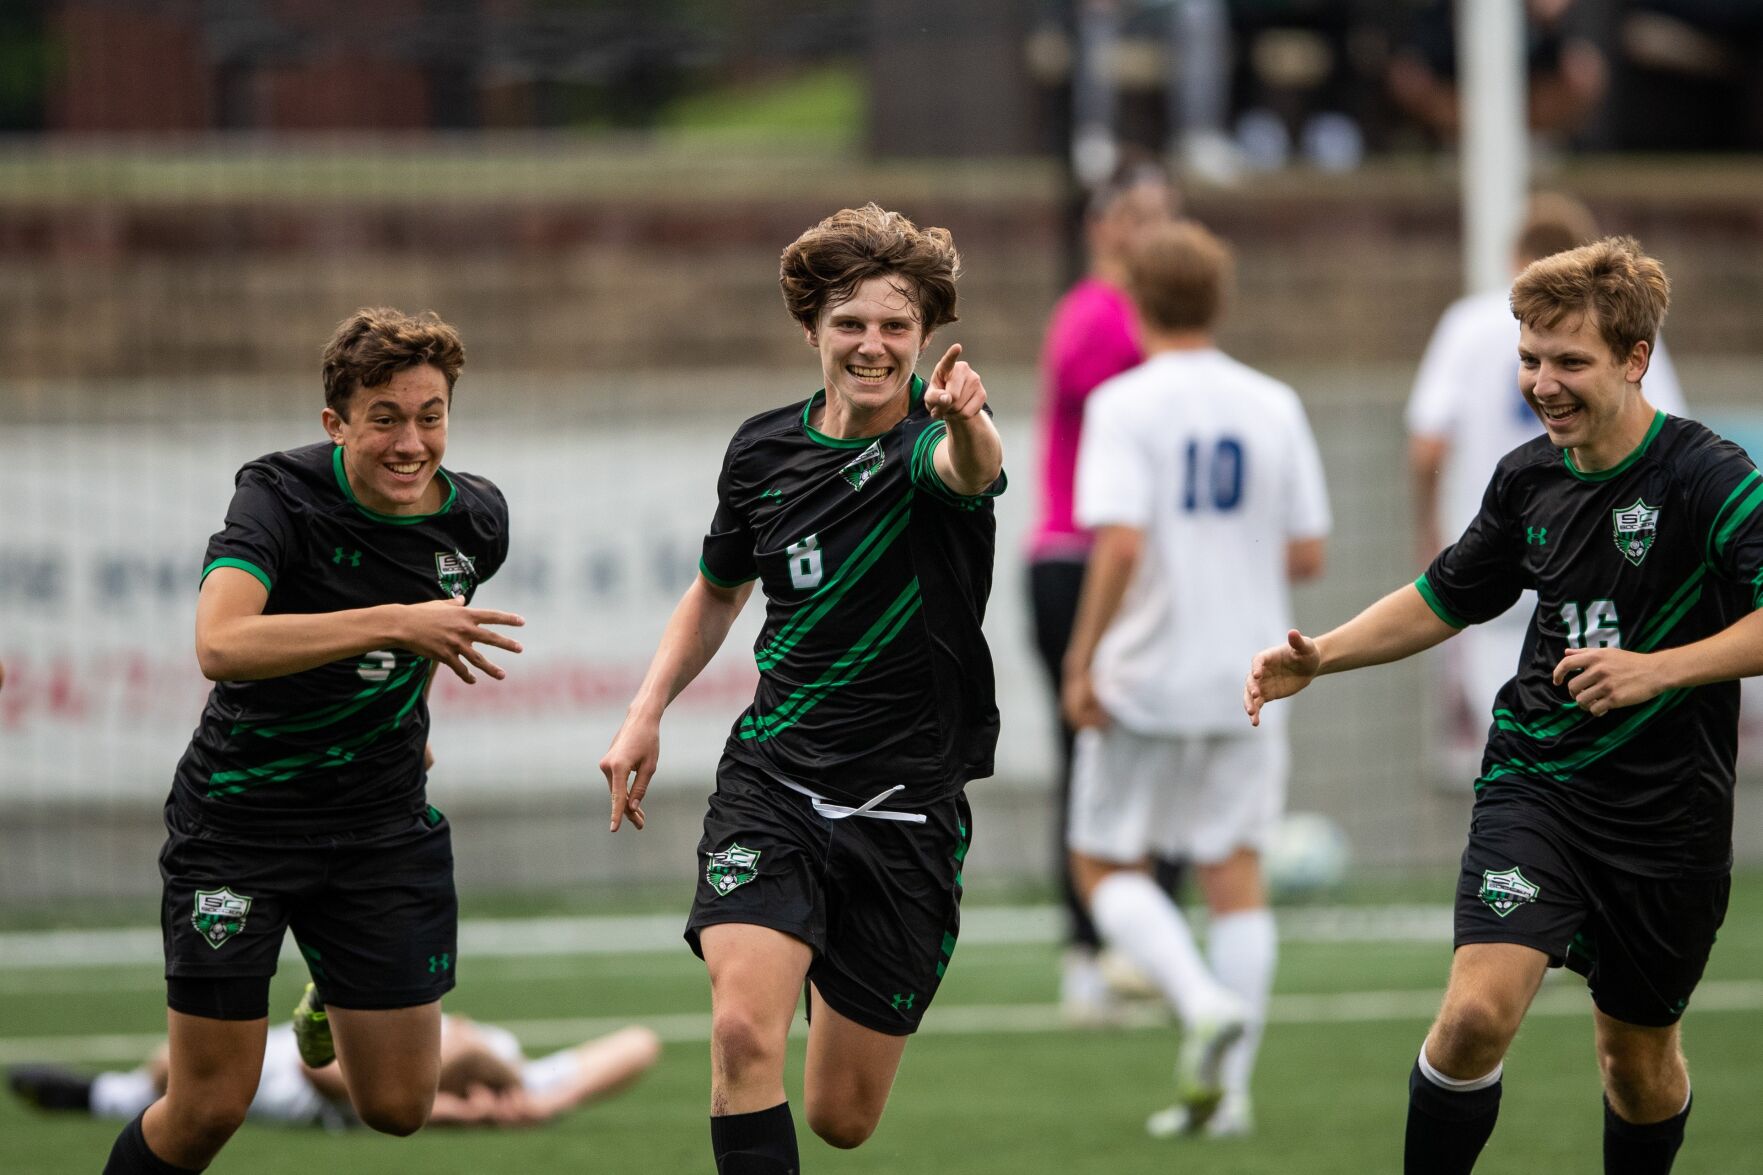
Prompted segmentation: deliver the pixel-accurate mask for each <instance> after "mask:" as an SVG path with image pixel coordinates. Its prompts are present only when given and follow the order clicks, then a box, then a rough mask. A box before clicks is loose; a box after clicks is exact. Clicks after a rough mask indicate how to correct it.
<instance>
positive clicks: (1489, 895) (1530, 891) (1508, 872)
mask: <svg viewBox="0 0 1763 1175" xmlns="http://www.w3.org/2000/svg"><path fill="white" fill-rule="evenodd" d="M1542 892H1543V887H1542V886H1540V885H1537V884H1536V883H1535V882H1533V881H1531V880H1530V879H1529V878H1527V877H1526V876H1525V875H1524V874H1523V873H1521V872H1520V871H1519V870H1518V868H1517V866H1513V867H1512V868H1511V869H1502V870H1500V871H1499V872H1498V873H1496V872H1494V871H1493V870H1492V869H1489V870H1487V871H1486V872H1484V873H1483V874H1482V875H1481V900H1482V901H1484V902H1486V903H1487V904H1488V909H1490V910H1492V911H1493V912H1494V913H1496V914H1498V915H1499V916H1500V917H1502V918H1504V917H1505V916H1506V915H1508V914H1510V913H1511V912H1512V911H1514V910H1516V909H1517V908H1518V907H1520V906H1522V905H1524V904H1525V903H1527V902H1534V901H1536V900H1537V895H1538V894H1540V893H1542Z"/></svg>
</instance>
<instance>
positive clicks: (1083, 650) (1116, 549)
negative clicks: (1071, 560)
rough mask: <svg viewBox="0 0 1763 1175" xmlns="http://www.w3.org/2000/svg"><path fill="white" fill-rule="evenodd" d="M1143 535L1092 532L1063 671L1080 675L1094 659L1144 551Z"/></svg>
mask: <svg viewBox="0 0 1763 1175" xmlns="http://www.w3.org/2000/svg"><path fill="white" fill-rule="evenodd" d="M1144 538H1145V536H1144V532H1143V531H1140V530H1137V529H1135V528H1133V527H1129V526H1104V527H1099V528H1098V529H1097V530H1096V532H1095V544H1094V545H1093V546H1092V547H1091V548H1090V559H1089V564H1088V566H1087V567H1085V569H1084V582H1083V591H1082V592H1081V593H1080V594H1079V596H1078V601H1077V617H1076V619H1075V620H1073V622H1072V626H1071V643H1070V644H1068V645H1067V646H1066V649H1065V671H1066V672H1067V673H1082V672H1084V671H1086V670H1088V669H1089V667H1090V662H1091V661H1093V660H1094V659H1095V656H1096V646H1097V645H1098V644H1100V643H1101V641H1102V634H1103V633H1105V632H1107V631H1108V626H1109V625H1110V624H1112V623H1114V617H1115V616H1116V615H1117V614H1118V613H1119V612H1120V601H1121V600H1123V599H1124V598H1125V597H1126V586H1127V584H1129V583H1131V582H1132V576H1133V572H1134V571H1135V570H1137V569H1138V565H1139V558H1140V554H1141V552H1142V551H1143V549H1144Z"/></svg>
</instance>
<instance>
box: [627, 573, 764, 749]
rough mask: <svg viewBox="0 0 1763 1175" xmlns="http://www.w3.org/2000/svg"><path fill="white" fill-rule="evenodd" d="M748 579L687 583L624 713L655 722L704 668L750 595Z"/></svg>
mask: <svg viewBox="0 0 1763 1175" xmlns="http://www.w3.org/2000/svg"><path fill="white" fill-rule="evenodd" d="M752 591H753V585H752V584H751V583H745V584H742V585H741V586H739V587H736V588H717V587H715V586H714V585H712V584H711V583H710V582H709V581H708V580H706V579H705V578H704V577H703V576H699V577H698V578H697V579H696V580H694V581H693V582H692V586H691V587H689V588H687V589H686V594H685V595H684V596H682V597H680V602H679V604H678V606H676V607H675V608H674V610H673V615H672V616H671V617H669V618H668V621H667V627H666V628H665V629H663V630H662V633H661V643H660V645H659V646H658V647H657V648H656V650H655V656H654V658H653V659H652V660H651V661H650V662H649V671H648V672H647V673H646V674H644V675H643V684H642V685H640V686H639V687H637V694H636V697H634V698H632V699H631V704H630V713H632V714H633V715H643V716H645V717H649V718H653V719H654V720H656V721H659V720H660V718H661V712H662V711H663V710H665V709H667V707H668V706H669V705H670V704H671V703H672V702H673V700H674V699H675V698H677V697H678V696H679V695H680V693H681V691H683V690H684V689H685V688H686V687H687V686H688V685H690V684H692V682H693V681H694V680H695V679H696V678H697V676H698V674H700V673H702V672H703V671H704V667H705V666H706V665H708V664H710V659H711V658H712V657H714V656H716V651H717V650H718V649H720V648H722V642H723V641H724V640H726V639H728V630H729V629H730V628H731V627H732V626H733V625H734V622H735V617H737V616H739V615H740V614H741V608H742V606H743V605H745V604H746V602H747V597H748V596H749V595H751V594H752Z"/></svg>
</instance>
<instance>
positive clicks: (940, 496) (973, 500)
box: [906, 404, 1010, 510]
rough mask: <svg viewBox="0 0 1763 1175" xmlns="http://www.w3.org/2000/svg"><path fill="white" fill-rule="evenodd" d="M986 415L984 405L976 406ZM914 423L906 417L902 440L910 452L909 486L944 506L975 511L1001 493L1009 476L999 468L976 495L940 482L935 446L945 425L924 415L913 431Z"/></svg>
mask: <svg viewBox="0 0 1763 1175" xmlns="http://www.w3.org/2000/svg"><path fill="white" fill-rule="evenodd" d="M980 411H982V412H984V413H985V414H986V415H987V416H990V415H991V414H992V409H991V406H990V405H989V404H988V405H986V406H984V407H982V408H981V409H980ZM914 423H915V422H914V421H913V420H912V419H911V418H908V421H907V429H906V442H907V444H908V445H910V446H911V453H912V470H911V476H912V485H913V487H914V488H916V489H920V490H923V491H925V492H926V493H928V494H929V495H930V496H931V497H932V498H934V499H935V500H937V501H939V502H942V503H943V504H944V505H948V506H956V507H959V508H961V509H965V510H976V509H978V508H979V506H980V505H981V504H982V503H983V502H985V501H986V500H987V499H989V498H995V497H997V496H998V495H999V494H1001V493H1003V492H1004V490H1005V488H1006V487H1007V486H1008V485H1009V484H1010V479H1009V478H1008V477H1006V476H1005V475H1004V471H1003V470H1001V469H1000V470H999V471H998V477H997V480H996V481H994V482H992V484H991V485H989V486H987V487H986V488H985V489H983V490H981V491H980V492H979V493H977V494H958V493H956V492H955V491H954V490H952V489H950V488H949V487H948V486H946V485H944V484H943V479H942V477H941V476H940V475H939V474H938V473H937V461H936V456H937V445H938V444H939V443H940V442H941V441H942V440H943V438H944V437H946V436H948V435H949V426H948V425H947V424H944V423H943V422H942V421H940V420H930V419H928V418H925V419H924V420H923V421H922V423H920V424H919V427H918V429H917V431H916V432H915V431H914V430H913V424H914Z"/></svg>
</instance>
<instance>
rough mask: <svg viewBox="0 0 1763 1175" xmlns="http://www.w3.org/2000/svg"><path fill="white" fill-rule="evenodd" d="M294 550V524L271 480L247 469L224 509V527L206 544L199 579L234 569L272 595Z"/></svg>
mask: <svg viewBox="0 0 1763 1175" xmlns="http://www.w3.org/2000/svg"><path fill="white" fill-rule="evenodd" d="M296 549H297V540H296V538H295V536H294V527H293V521H292V519H290V518H289V516H288V509H287V506H286V504H285V503H284V502H283V501H282V498H281V495H280V494H278V493H277V492H276V489H275V487H274V485H273V484H272V482H271V476H270V475H269V474H267V473H266V472H264V471H263V470H261V469H256V468H251V467H247V468H245V469H244V470H243V471H241V472H240V474H239V478H238V485H237V488H236V489H235V490H234V491H233V500H232V503H231V504H230V505H229V506H228V507H227V513H226V525H225V526H224V527H222V528H221V530H220V531H219V532H218V533H216V534H215V535H214V536H213V537H212V538H210V539H209V540H208V551H207V554H206V555H205V556H204V557H203V561H202V578H203V579H207V578H208V575H209V573H210V572H212V571H214V570H215V569H217V568H220V567H237V568H238V569H240V570H241V571H246V572H249V573H250V574H252V575H253V576H255V577H256V578H257V579H258V581H259V582H261V583H262V584H263V587H264V590H265V591H273V590H274V589H275V584H276V581H277V580H278V579H279V578H280V576H281V571H282V569H283V568H284V567H286V566H287V563H288V560H289V559H290V558H291V557H292V556H293V554H294V553H295V551H296Z"/></svg>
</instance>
